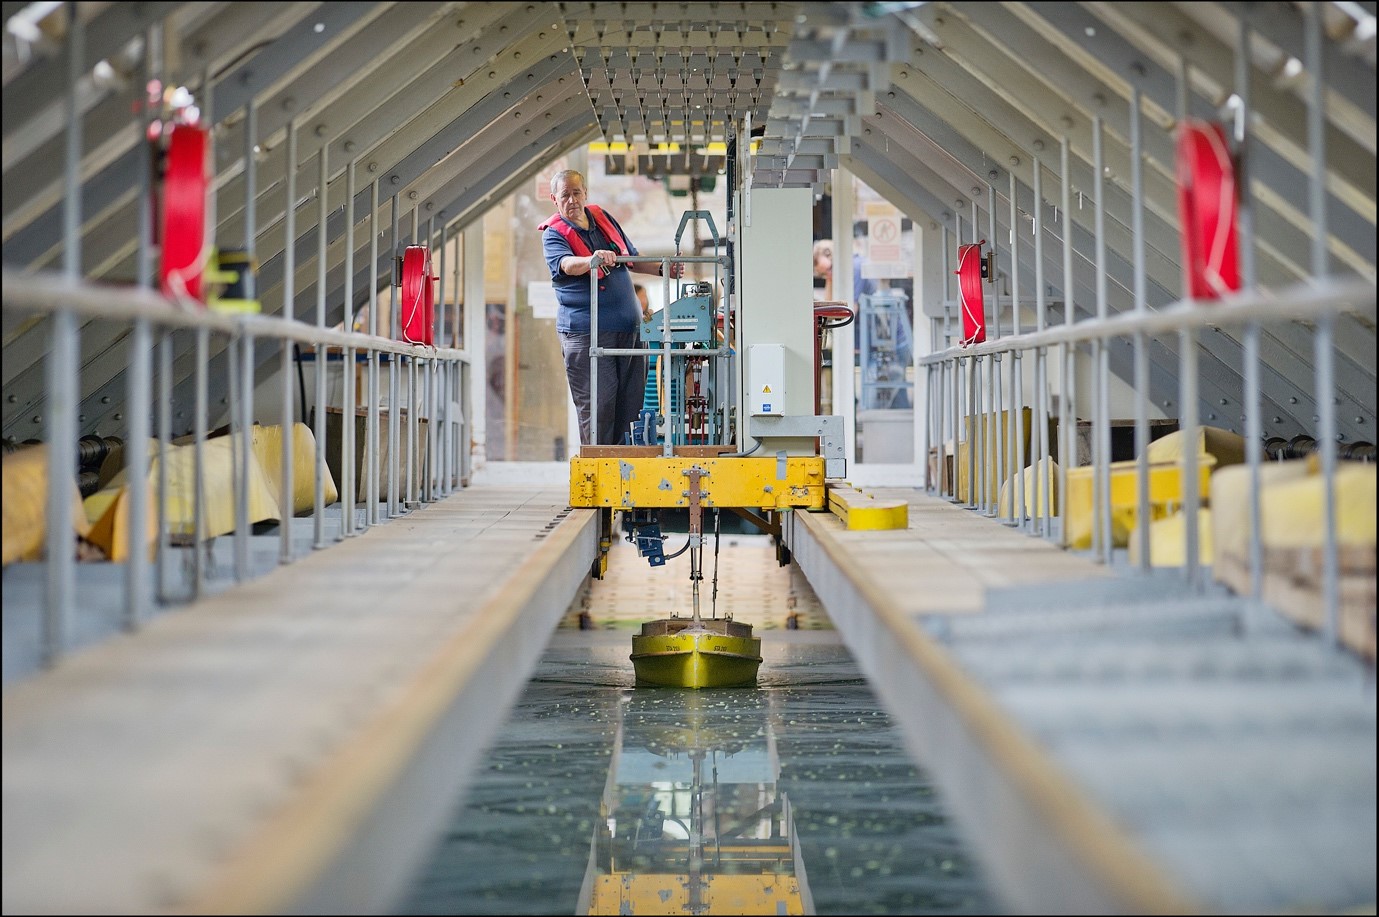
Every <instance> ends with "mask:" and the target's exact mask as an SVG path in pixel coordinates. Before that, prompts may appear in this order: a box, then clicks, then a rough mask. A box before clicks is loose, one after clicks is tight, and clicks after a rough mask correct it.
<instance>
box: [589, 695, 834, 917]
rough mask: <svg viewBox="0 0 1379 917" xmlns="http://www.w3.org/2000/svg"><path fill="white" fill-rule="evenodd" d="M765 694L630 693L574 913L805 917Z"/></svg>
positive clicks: (805, 893)
mask: <svg viewBox="0 0 1379 917" xmlns="http://www.w3.org/2000/svg"><path fill="white" fill-rule="evenodd" d="M773 696H774V695H773V694H771V693H768V692H762V691H755V690H736V691H708V692H705V691H698V690H663V691H649V690H645V689H643V690H638V691H629V692H626V693H625V694H623V696H622V697H621V698H619V703H618V705H617V710H618V711H619V717H618V720H619V723H618V736H617V742H616V745H615V747H614V750H613V758H612V762H611V764H610V765H609V769H608V784H607V786H606V787H605V789H604V794H603V799H602V801H601V804H600V808H599V823H598V827H597V830H596V832H595V835H594V844H593V849H592V851H591V854H590V858H589V871H588V873H587V875H586V879H585V883H584V888H583V889H581V893H580V902H579V908H578V910H577V913H588V914H805V913H813V910H814V908H813V905H812V903H811V902H810V901H809V887H808V884H807V882H806V881H805V880H804V870H803V867H802V866H801V865H800V864H799V858H798V848H797V846H796V844H795V831H794V826H793V823H792V820H791V817H790V807H789V804H788V802H787V800H786V798H785V795H784V794H782V793H780V792H779V789H778V782H779V778H780V760H779V759H778V758H777V755H776V736H775V731H774V727H773V718H774V717H773V712H772V707H773V703H772V698H773Z"/></svg>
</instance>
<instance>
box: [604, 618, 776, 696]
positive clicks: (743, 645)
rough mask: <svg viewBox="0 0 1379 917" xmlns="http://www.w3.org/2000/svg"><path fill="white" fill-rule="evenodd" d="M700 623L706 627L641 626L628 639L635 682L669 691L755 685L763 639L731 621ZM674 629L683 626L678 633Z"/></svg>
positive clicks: (674, 623)
mask: <svg viewBox="0 0 1379 917" xmlns="http://www.w3.org/2000/svg"><path fill="white" fill-rule="evenodd" d="M703 623H704V624H705V625H707V626H706V627H692V626H683V622H678V621H674V622H672V621H665V620H663V621H659V622H652V623H651V624H648V625H645V626H643V628H642V633H641V634H638V635H636V636H634V637H633V638H632V656H631V659H632V668H633V669H634V670H635V671H636V673H637V682H638V683H639V684H650V685H661V686H663V687H668V688H730V687H737V686H740V685H751V684H755V683H756V680H757V669H758V668H760V667H761V640H760V639H759V638H757V637H753V636H751V627H750V626H749V625H731V624H730V622H729V624H730V626H729V627H715V626H714V625H715V622H714V621H712V620H711V621H706V622H703ZM667 624H669V625H670V626H666V625H667ZM676 624H682V626H681V627H679V628H677V627H676V626H675V625H676ZM657 631H660V632H657ZM667 631H669V632H667ZM725 631H726V632H725ZM734 631H735V632H734ZM743 631H745V633H743Z"/></svg>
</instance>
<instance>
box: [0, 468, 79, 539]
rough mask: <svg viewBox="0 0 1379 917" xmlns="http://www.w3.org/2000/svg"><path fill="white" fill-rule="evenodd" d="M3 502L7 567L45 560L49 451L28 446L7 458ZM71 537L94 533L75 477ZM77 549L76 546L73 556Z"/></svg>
mask: <svg viewBox="0 0 1379 917" xmlns="http://www.w3.org/2000/svg"><path fill="white" fill-rule="evenodd" d="M0 467H2V468H3V473H0V478H2V479H3V492H2V493H0V500H3V518H4V528H3V537H0V541H3V543H4V548H3V554H4V565H5V566H9V565H10V564H11V563H13V562H14V561H16V560H24V561H32V560H38V559H39V558H41V557H42V556H43V547H44V540H45V538H46V532H47V504H48V447H47V446H42V445H39V446H27V447H24V448H22V449H20V450H19V451H17V452H14V453H11V454H9V455H6V456H5V458H4V462H3V465H2V466H0ZM67 486H69V487H71V488H72V534H73V535H80V536H81V537H83V538H85V537H86V536H87V535H88V534H90V531H91V525H90V523H89V522H88V521H87V518H86V513H85V512H84V511H83V510H82V507H81V493H80V491H79V490H78V489H77V480H76V478H75V477H72V478H71V479H70V480H69V481H68V483H67ZM75 552H76V546H75V545H73V553H74V554H75Z"/></svg>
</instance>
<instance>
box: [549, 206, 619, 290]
mask: <svg viewBox="0 0 1379 917" xmlns="http://www.w3.org/2000/svg"><path fill="white" fill-rule="evenodd" d="M584 209H585V211H586V212H588V214H589V215H590V216H591V217H593V218H594V225H596V226H597V227H598V228H599V231H600V232H602V233H603V236H604V238H605V239H607V240H608V243H609V244H610V245H612V246H613V247H614V248H616V249H617V250H618V254H619V255H622V256H623V257H626V256H627V255H630V254H631V253H632V252H631V248H632V245H631V243H629V242H628V241H627V237H626V236H624V235H623V234H622V232H621V231H620V230H619V229H618V228H617V227H616V226H614V225H613V221H612V220H611V219H610V218H609V216H608V214H606V213H604V212H603V208H602V207H600V206H598V205H597V204H589V205H587V206H586V207H585V208H584ZM536 229H537V232H545V231H546V230H547V229H554V230H555V231H556V232H558V233H560V234H561V235H562V236H564V237H565V241H566V242H568V243H569V244H570V251H572V252H574V253H575V257H577V258H588V257H589V256H590V255H592V254H593V251H592V250H591V249H590V248H589V246H588V245H587V244H586V243H585V241H584V237H583V236H581V235H580V234H579V231H578V230H577V229H576V228H575V226H574V224H573V223H571V222H570V221H569V220H567V219H565V218H564V217H563V216H561V215H560V214H558V213H556V214H552V215H551V218H550V219H549V220H547V221H546V222H544V223H542V224H541V225H540V226H538V227H536ZM619 239H621V240H622V241H621V242H619V241H618V240H619ZM607 276H608V268H606V267H601V268H599V277H600V278H603V277H607Z"/></svg>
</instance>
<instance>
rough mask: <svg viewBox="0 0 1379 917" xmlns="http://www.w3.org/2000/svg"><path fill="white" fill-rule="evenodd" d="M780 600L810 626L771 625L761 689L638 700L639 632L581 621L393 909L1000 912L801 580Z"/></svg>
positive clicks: (761, 628)
mask: <svg viewBox="0 0 1379 917" xmlns="http://www.w3.org/2000/svg"><path fill="white" fill-rule="evenodd" d="M741 540H742V541H745V542H748V547H749V548H750V547H751V544H750V542H751V539H741ZM726 553H727V552H725V555H726ZM742 556H743V555H738V561H737V562H739V563H741V562H744V561H742V559H741V558H742ZM763 569H766V568H763ZM736 572H737V575H738V581H739V582H748V583H751V582H753V580H754V579H756V582H755V583H754V585H755V586H757V587H762V586H764V587H766V588H768V589H769V588H770V587H771V586H772V584H771V583H763V582H761V581H760V579H759V578H754V577H753V576H745V575H743V574H744V573H745V571H743V570H738V571H736ZM784 575H786V574H785V573H780V572H776V573H772V572H769V571H768V572H765V573H763V574H762V576H764V577H767V578H769V577H771V576H784ZM795 576H796V577H798V573H796V574H795ZM781 582H785V581H784V580H782V581H781ZM595 586H596V587H601V588H603V590H604V591H603V592H602V593H601V594H600V593H598V592H597V591H596V592H595V595H594V602H593V604H594V606H595V607H596V608H603V609H606V608H609V607H612V605H615V604H616V602H615V601H614V599H613V596H614V595H615V593H616V588H617V587H616V583H614V584H607V585H605V584H595ZM775 587H776V596H777V599H779V598H780V596H783V595H786V594H787V593H788V595H789V596H790V606H791V608H792V609H803V610H805V611H806V612H807V613H806V614H805V615H803V616H802V617H801V618H797V621H799V620H802V621H804V624H803V625H802V628H803V629H795V630H792V629H786V627H785V624H784V623H783V622H784V620H785V618H784V615H783V614H779V615H777V614H772V615H769V616H767V618H766V619H765V620H760V619H759V620H758V622H757V624H756V626H757V628H758V635H759V636H761V637H762V655H763V657H764V661H763V663H762V666H761V671H760V675H759V677H758V682H757V685H756V686H755V687H752V688H726V689H716V690H697V691H696V690H680V689H667V688H654V687H653V688H648V687H636V686H635V680H634V676H633V671H632V666H631V664H630V662H629V661H628V652H629V649H630V634H631V630H630V629H629V627H628V626H627V623H626V622H625V621H621V620H618V619H617V615H616V614H614V615H609V616H605V617H604V619H603V620H602V621H598V622H596V624H595V629H590V630H580V629H578V625H577V613H578V611H579V610H580V609H579V608H575V607H572V609H571V614H570V615H568V616H567V619H566V622H565V623H564V624H563V625H562V627H561V628H560V629H558V630H557V631H555V633H554V634H553V637H552V640H551V642H550V644H549V645H548V646H547V647H546V649H545V652H544V656H543V658H542V660H541V663H540V664H539V666H538V668H537V671H536V674H535V676H534V677H533V678H532V679H531V681H530V682H529V684H528V685H527V687H526V689H525V691H524V692H523V694H522V695H521V697H520V698H519V700H518V702H517V703H516V705H515V707H514V709H513V710H512V713H511V716H510V718H509V720H508V721H507V723H506V724H505V725H504V726H503V727H502V728H501V730H500V732H499V735H498V738H497V739H496V741H495V742H494V744H493V745H492V747H491V748H490V749H489V750H488V752H487V754H486V756H485V757H484V759H483V760H482V762H481V764H480V766H479V771H478V773H477V775H476V777H475V779H474V781H473V782H472V783H471V785H470V789H469V791H468V793H467V795H466V796H465V798H464V799H463V800H461V801H460V802H459V804H458V805H457V806H456V808H455V812H454V815H453V817H452V818H451V820H450V827H449V828H448V829H447V831H446V833H445V834H444V836H443V837H442V838H441V839H439V841H438V842H437V844H436V846H435V848H434V850H433V851H432V852H431V854H430V856H429V857H428V861H427V863H426V865H425V866H424V867H423V868H422V869H421V871H420V872H419V874H418V876H417V877H416V879H415V881H414V883H413V884H412V886H411V888H410V890H409V892H408V893H407V895H406V897H405V899H404V900H403V901H402V902H401V903H400V905H399V912H400V913H427V914H570V913H623V914H633V913H637V914H641V913H680V914H685V913H818V914H988V913H993V912H995V911H997V910H999V907H1000V906H999V902H998V901H997V900H996V898H995V896H994V894H993V893H992V892H991V891H990V889H989V888H988V887H987V885H986V884H985V882H984V879H983V876H982V875H981V871H980V868H979V865H978V864H977V863H976V862H975V860H974V859H973V857H972V856H971V855H970V854H969V853H968V852H967V851H966V849H965V847H964V844H963V842H962V840H961V839H960V837H959V836H958V834H957V831H956V829H955V827H954V826H953V824H952V823H951V822H950V821H949V819H948V817H947V816H946V815H945V813H944V809H943V801H942V799H941V798H940V795H939V793H938V791H937V789H936V787H935V786H934V785H933V784H932V783H931V782H930V780H929V779H928V778H927V776H926V775H925V774H924V772H923V771H922V770H921V769H920V768H919V767H918V766H917V765H916V764H915V762H914V760H913V759H912V757H911V756H910V755H909V754H908V753H907V751H906V749H905V748H904V746H903V744H902V739H901V737H900V734H899V732H898V730H897V729H896V727H895V726H894V725H893V724H892V722H891V720H890V718H889V716H888V715H887V713H886V711H885V710H884V709H883V708H882V707H881V705H880V702H879V701H878V699H877V697H876V696H875V694H874V693H873V692H872V690H871V688H870V687H869V686H868V684H867V682H866V680H865V679H864V678H863V677H862V675H861V673H860V671H859V670H858V668H857V665H856V663H855V661H854V660H853V659H852V657H851V655H850V654H849V653H848V651H847V649H846V647H845V646H844V645H843V643H842V640H841V637H840V635H839V634H838V633H837V632H836V631H834V630H833V629H832V627H831V624H829V623H828V621H827V618H826V616H825V615H823V614H822V611H821V610H820V609H817V608H814V609H812V610H811V609H810V602H811V601H813V599H812V594H808V595H806V594H805V593H808V588H807V583H806V584H803V585H802V584H801V583H800V581H799V579H795V580H792V581H791V582H790V585H789V586H788V587H786V588H784V589H781V588H780V583H776V584H775ZM639 588H647V587H646V584H645V583H640V584H639ZM601 602H602V604H601ZM725 603H727V604H730V603H731V596H726V597H725ZM777 604H778V605H779V604H781V603H780V602H779V601H778V602H777ZM589 605H590V602H589V598H588V596H586V598H585V602H584V608H585V609H586V610H587V609H588V608H589ZM586 623H587V622H586Z"/></svg>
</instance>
